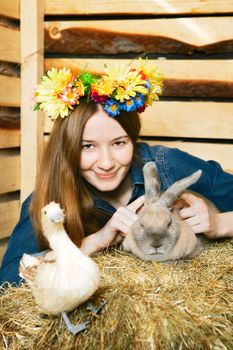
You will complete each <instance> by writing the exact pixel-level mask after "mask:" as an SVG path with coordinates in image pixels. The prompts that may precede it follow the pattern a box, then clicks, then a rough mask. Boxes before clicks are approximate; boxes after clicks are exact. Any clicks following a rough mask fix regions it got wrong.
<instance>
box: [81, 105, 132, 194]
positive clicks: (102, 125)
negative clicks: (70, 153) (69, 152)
mask: <svg viewBox="0 0 233 350" xmlns="http://www.w3.org/2000/svg"><path fill="white" fill-rule="evenodd" d="M132 158H133V143H132V141H131V139H130V138H129V136H128V135H127V133H126V131H125V130H124V129H123V128H122V126H121V125H120V124H119V123H118V122H117V121H116V120H114V118H112V117H109V115H108V114H107V113H106V112H104V111H103V110H100V111H98V112H96V113H95V114H94V115H93V116H92V117H91V118H90V119H89V120H88V121H87V123H86V125H85V128H84V132H83V138H82V151H81V159H80V172H81V175H82V177H83V178H84V179H85V180H86V181H88V182H89V183H90V184H91V185H92V186H94V187H95V188H96V189H97V190H99V191H101V192H108V191H114V190H115V189H117V188H118V187H119V185H120V184H121V183H122V181H123V180H124V179H125V177H126V175H127V173H128V171H129V168H130V166H131V162H132Z"/></svg>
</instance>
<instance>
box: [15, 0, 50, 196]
mask: <svg viewBox="0 0 233 350" xmlns="http://www.w3.org/2000/svg"><path fill="white" fill-rule="evenodd" d="M20 20H21V21H20V24H21V27H20V30H21V61H22V65H21V79H22V82H21V158H22V161H21V201H23V200H24V199H25V198H26V197H27V196H28V195H29V193H31V192H32V190H33V188H34V184H35V176H36V172H37V165H38V159H39V153H40V149H41V147H42V142H43V133H42V130H43V117H42V114H41V112H34V111H33V110H32V103H31V102H32V101H31V97H32V92H33V90H34V88H35V86H36V84H37V83H38V81H39V79H40V77H41V76H42V74H43V66H44V61H43V59H44V51H43V21H44V2H43V1H40V0H36V1H28V0H21V18H20Z"/></svg>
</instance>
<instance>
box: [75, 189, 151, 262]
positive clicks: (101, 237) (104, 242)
mask: <svg viewBox="0 0 233 350" xmlns="http://www.w3.org/2000/svg"><path fill="white" fill-rule="evenodd" d="M144 202H145V198H144V196H141V197H139V198H137V199H136V200H135V201H134V202H132V203H130V204H129V205H128V206H127V207H119V208H118V209H117V211H116V212H115V213H114V214H113V216H112V217H111V219H110V220H109V221H108V222H107V223H106V225H105V226H104V227H103V228H102V229H101V230H99V231H98V232H96V233H93V234H92V235H90V236H87V237H85V238H84V239H83V241H82V246H81V249H82V250H83V251H84V252H85V253H86V254H88V255H89V254H91V253H94V252H96V251H99V250H102V249H104V248H107V247H109V246H111V245H113V244H116V243H119V242H121V241H122V240H123V238H124V237H125V236H126V235H127V233H128V232H129V230H130V227H131V226H132V225H133V223H134V222H135V221H136V220H137V219H138V215H137V214H136V213H137V211H138V210H139V209H140V208H141V207H142V206H143V204H144Z"/></svg>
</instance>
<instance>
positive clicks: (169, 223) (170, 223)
mask: <svg viewBox="0 0 233 350" xmlns="http://www.w3.org/2000/svg"><path fill="white" fill-rule="evenodd" d="M171 225H172V219H170V221H169V222H168V224H167V228H169V227H171Z"/></svg>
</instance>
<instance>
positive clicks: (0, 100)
mask: <svg viewBox="0 0 233 350" xmlns="http://www.w3.org/2000/svg"><path fill="white" fill-rule="evenodd" d="M0 86H1V89H0V106H9V107H19V106H20V78H16V77H8V76H5V75H2V74H0ZM29 103H30V102H29Z"/></svg>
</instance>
